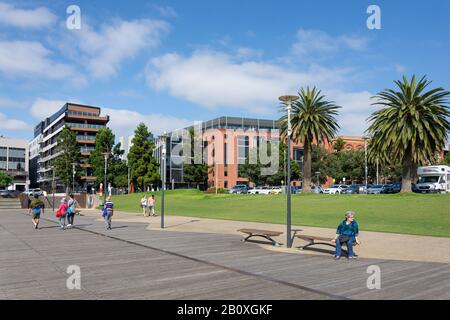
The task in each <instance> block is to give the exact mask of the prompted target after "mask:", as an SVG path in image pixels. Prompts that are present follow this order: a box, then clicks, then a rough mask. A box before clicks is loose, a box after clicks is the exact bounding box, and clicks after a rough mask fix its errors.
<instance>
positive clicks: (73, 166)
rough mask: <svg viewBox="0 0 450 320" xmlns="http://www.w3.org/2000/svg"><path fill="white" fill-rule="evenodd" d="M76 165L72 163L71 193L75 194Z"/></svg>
mask: <svg viewBox="0 0 450 320" xmlns="http://www.w3.org/2000/svg"><path fill="white" fill-rule="evenodd" d="M76 165H77V164H76V163H72V193H75V166H76Z"/></svg>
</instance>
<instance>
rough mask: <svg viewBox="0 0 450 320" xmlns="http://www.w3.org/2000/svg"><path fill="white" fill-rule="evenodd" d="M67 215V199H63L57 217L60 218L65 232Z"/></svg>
mask: <svg viewBox="0 0 450 320" xmlns="http://www.w3.org/2000/svg"><path fill="white" fill-rule="evenodd" d="M66 214H67V201H66V198H62V199H61V202H60V203H59V207H58V210H57V211H56V217H57V218H58V221H59V226H60V227H61V230H64V229H65V228H66Z"/></svg>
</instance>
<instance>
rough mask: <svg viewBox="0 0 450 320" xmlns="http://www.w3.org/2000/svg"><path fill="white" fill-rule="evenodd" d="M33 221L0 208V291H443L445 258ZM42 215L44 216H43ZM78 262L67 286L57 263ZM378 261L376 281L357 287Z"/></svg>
mask: <svg viewBox="0 0 450 320" xmlns="http://www.w3.org/2000/svg"><path fill="white" fill-rule="evenodd" d="M43 218H45V219H46V220H42V222H41V225H40V229H39V230H34V229H33V226H32V224H31V218H30V216H28V215H26V214H25V211H24V210H15V209H9V210H0V299H450V265H449V264H447V263H437V262H421V261H404V260H403V261H400V260H386V259H369V258H360V259H359V260H357V261H347V260H346V259H344V260H341V261H337V262H336V261H333V260H332V259H331V256H323V255H317V254H291V253H287V252H278V251H273V250H267V249H265V248H261V247H260V246H259V245H257V244H254V243H243V242H241V241H240V239H241V237H240V236H239V235H233V234H217V233H195V232H182V231H180V230H178V231H171V230H170V229H171V228H168V229H166V230H156V229H152V230H148V228H147V227H148V224H147V223H142V222H130V221H121V220H117V221H116V222H113V230H111V231H106V230H105V228H104V224H103V223H102V222H101V221H98V216H91V215H86V216H82V217H77V218H76V219H77V220H76V224H77V227H76V228H73V229H70V230H60V229H59V227H57V225H56V223H55V222H54V220H55V219H54V218H53V214H51V213H48V214H45V215H43ZM47 219H48V220H47ZM70 265H77V266H79V267H80V269H81V290H69V289H67V287H66V280H67V278H68V277H69V274H67V273H66V269H67V267H68V266H70ZM371 265H377V266H379V267H380V269H381V289H380V290H369V289H368V288H367V286H366V282H367V278H368V277H369V274H367V267H368V266H371Z"/></svg>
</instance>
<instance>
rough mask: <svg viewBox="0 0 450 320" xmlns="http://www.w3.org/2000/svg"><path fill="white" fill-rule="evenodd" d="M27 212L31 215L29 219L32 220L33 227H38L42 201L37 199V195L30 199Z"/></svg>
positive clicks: (42, 209)
mask: <svg viewBox="0 0 450 320" xmlns="http://www.w3.org/2000/svg"><path fill="white" fill-rule="evenodd" d="M28 213H29V214H30V213H31V215H32V218H31V221H33V224H34V228H35V229H38V228H39V219H40V218H41V213H44V202H42V200H40V199H39V196H38V195H35V196H34V199H33V201H31V203H30V205H29V209H28Z"/></svg>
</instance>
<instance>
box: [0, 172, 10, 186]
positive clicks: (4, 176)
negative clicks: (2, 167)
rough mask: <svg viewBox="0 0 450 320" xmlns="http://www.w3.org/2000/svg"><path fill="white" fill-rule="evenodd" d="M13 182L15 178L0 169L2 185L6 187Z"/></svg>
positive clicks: (0, 183)
mask: <svg viewBox="0 0 450 320" xmlns="http://www.w3.org/2000/svg"><path fill="white" fill-rule="evenodd" d="M12 182H13V178H12V177H11V176H10V175H8V174H7V173H5V172H2V171H0V187H2V188H6V187H8V186H9V185H10V184H11V183H12Z"/></svg>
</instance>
